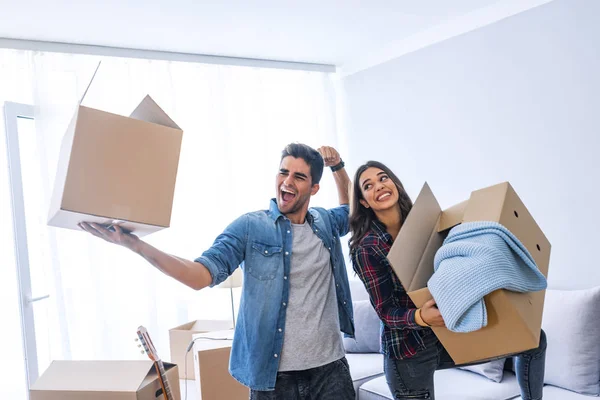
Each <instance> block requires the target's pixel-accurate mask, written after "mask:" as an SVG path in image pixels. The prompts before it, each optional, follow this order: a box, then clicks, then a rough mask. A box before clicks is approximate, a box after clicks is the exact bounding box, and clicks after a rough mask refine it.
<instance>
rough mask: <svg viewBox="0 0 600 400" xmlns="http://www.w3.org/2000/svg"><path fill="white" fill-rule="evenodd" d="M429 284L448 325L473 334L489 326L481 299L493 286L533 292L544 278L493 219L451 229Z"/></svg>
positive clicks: (452, 328) (512, 236)
mask: <svg viewBox="0 0 600 400" xmlns="http://www.w3.org/2000/svg"><path fill="white" fill-rule="evenodd" d="M434 271H435V273H434V274H433V275H432V276H431V278H430V279H429V282H428V287H429V291H430V292H431V294H432V296H433V298H434V299H435V300H436V303H437V306H438V308H439V310H440V313H441V314H442V317H443V318H444V321H445V323H446V327H447V328H448V329H449V330H451V331H454V332H472V331H476V330H478V329H481V328H483V327H484V326H486V325H487V311H486V308H485V302H484V301H483V297H484V296H485V295H487V294H489V293H491V292H493V291H494V290H497V289H507V290H512V291H516V292H535V291H538V290H543V289H545V288H546V286H547V283H546V278H545V277H544V275H542V273H541V272H540V271H539V269H538V268H537V265H536V264H535V261H534V260H533V258H532V257H531V255H530V254H529V252H528V251H527V249H526V248H525V247H524V246H523V244H522V243H521V242H520V241H519V240H518V239H517V238H516V237H515V236H514V235H513V234H512V233H511V232H510V231H509V230H508V229H506V228H505V227H504V226H502V225H500V224H499V223H496V222H488V221H481V222H469V223H464V224H461V225H458V226H456V227H454V228H452V229H451V230H450V232H449V234H448V237H447V238H446V240H444V243H443V245H442V247H440V248H439V250H438V251H437V253H436V255H435V259H434Z"/></svg>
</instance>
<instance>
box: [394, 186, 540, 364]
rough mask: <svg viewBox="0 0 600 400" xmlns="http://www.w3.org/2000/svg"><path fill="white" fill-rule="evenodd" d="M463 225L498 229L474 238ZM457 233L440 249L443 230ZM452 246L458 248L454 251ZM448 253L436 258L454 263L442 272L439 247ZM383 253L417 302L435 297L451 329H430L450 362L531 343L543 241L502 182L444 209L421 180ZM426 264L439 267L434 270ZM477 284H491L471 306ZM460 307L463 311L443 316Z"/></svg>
mask: <svg viewBox="0 0 600 400" xmlns="http://www.w3.org/2000/svg"><path fill="white" fill-rule="evenodd" d="M453 228H455V229H453ZM461 229H462V231H463V232H460V230H461ZM469 230H472V231H478V232H484V233H486V235H487V233H488V232H490V231H494V230H496V231H499V232H500V233H499V234H498V235H487V236H484V235H479V236H477V235H476V234H472V231H469ZM455 232H456V233H455ZM461 234H462V235H463V236H464V237H465V238H466V239H465V240H466V241H464V242H462V243H460V244H457V243H450V244H451V245H452V246H454V247H448V249H449V250H446V249H444V251H440V249H441V248H442V247H443V246H444V247H445V246H447V245H448V243H446V244H444V240H445V239H447V238H449V239H452V238H453V236H451V237H449V235H454V236H456V235H461ZM490 236H493V237H496V236H497V237H504V238H505V239H506V242H507V243H510V246H507V247H506V249H508V250H505V251H506V253H507V255H505V254H501V253H502V252H501V251H496V250H495V249H489V248H490V247H491V246H489V243H488V241H489V237H490ZM480 237H485V238H486V239H485V241H484V243H483V244H482V243H477V242H476V240H477V239H479V238H480ZM510 238H512V240H510ZM447 242H448V241H447ZM456 246H462V247H461V248H458V250H457V247H456ZM462 248H467V249H468V250H469V251H471V253H472V254H471V256H472V257H473V259H474V260H475V261H474V262H471V260H466V259H465V254H461V253H460V251H461V250H462ZM473 249H474V250H473ZM438 252H439V254H438ZM453 252H454V253H456V254H453V256H456V257H454V258H452V257H450V258H449V259H444V260H443V262H447V263H449V264H448V265H452V267H453V268H454V269H448V267H444V268H446V270H442V269H441V268H440V267H439V266H440V265H442V264H441V262H440V259H441V258H443V256H444V254H443V253H453ZM488 253H489V254H488ZM509 253H510V254H509ZM517 253H518V254H519V255H520V256H521V257H517V256H516V254H517ZM511 258H513V260H512V261H514V259H517V258H518V259H519V263H520V264H519V268H515V269H511V267H510V266H506V265H505V264H507V265H508V264H510V262H509V261H510V260H509V259H511ZM388 259H389V261H390V264H391V265H392V268H393V270H394V272H395V274H396V275H397V276H398V278H399V279H400V281H401V282H402V285H403V286H404V288H405V289H406V291H407V293H408V295H409V296H410V298H411V299H412V300H413V302H414V303H415V305H416V306H417V307H421V306H422V305H423V304H424V303H425V302H426V301H428V300H430V299H431V298H435V299H436V302H437V303H438V307H439V308H440V312H442V315H443V316H444V319H445V321H446V326H447V327H451V328H452V330H450V329H447V328H435V327H434V328H433V331H434V333H435V334H436V335H437V337H438V338H439V339H440V342H441V343H442V345H443V346H444V347H445V348H446V350H447V351H448V353H449V354H450V356H451V357H452V359H453V360H454V361H455V362H456V363H457V364H465V363H469V362H475V361H483V360H490V359H495V358H500V357H503V356H507V355H512V354H517V353H520V352H523V351H525V350H529V349H532V348H535V347H537V346H538V343H539V339H540V330H541V325H542V310H543V306H544V296H545V290H544V288H545V278H546V277H547V276H548V265H549V261H550V242H549V241H548V239H547V238H546V236H545V235H544V233H543V232H542V230H541V229H540V227H539V226H538V224H537V223H536V221H535V220H534V218H533V217H532V215H531V214H530V213H529V211H528V210H527V208H526V207H525V205H524V204H523V202H522V201H521V199H520V198H519V196H518V195H517V193H516V192H515V190H514V189H513V187H512V186H511V185H510V183H508V182H504V183H500V184H498V185H494V186H490V187H487V188H484V189H480V190H476V191H474V192H472V193H471V196H470V198H469V199H468V200H466V201H464V202H462V203H460V204H457V205H455V206H453V207H450V208H448V209H446V210H444V211H442V209H441V208H440V205H439V204H438V201H437V200H436V198H435V196H434V195H433V192H432V191H431V189H430V187H429V186H428V185H427V184H425V185H424V186H423V189H422V190H421V192H420V194H419V196H418V197H417V199H416V200H415V203H414V205H413V208H412V210H411V212H410V213H409V215H408V217H407V219H406V221H405V222H404V224H403V226H402V229H401V230H400V233H399V234H398V237H397V239H396V240H395V242H394V245H393V246H392V248H391V250H390V252H389V254H388ZM507 260H508V261H507ZM505 261H506V262H505ZM434 262H435V263H436V264H435V265H436V266H435V267H434ZM465 265H466V267H465ZM515 265H516V264H515ZM434 268H439V269H436V270H435V273H434ZM442 274H444V275H442ZM436 275H437V276H436ZM440 277H443V279H440ZM440 280H441V281H440ZM494 285H497V287H496V286H494ZM485 288H495V289H494V290H492V291H490V292H489V293H488V294H485V295H484V296H480V297H479V301H478V302H477V301H475V302H474V303H473V304H471V303H470V301H473V297H474V296H476V295H477V293H478V292H481V291H482V290H484V289H485ZM434 289H436V290H435V291H434ZM508 289H510V290H508ZM432 293H434V294H433V295H432ZM482 297H483V301H482V300H481V298H482ZM442 299H443V300H444V301H445V303H444V304H442V302H441V300H442ZM446 300H447V301H446ZM461 302H464V304H461ZM461 307H462V308H461ZM463 308H464V309H466V310H468V311H469V313H468V314H467V313H466V312H465V314H462V315H461V316H460V317H459V318H456V319H451V318H447V316H452V317H454V316H455V315H454V314H455V313H454V312H455V311H457V310H458V311H460V310H463V311H464V309H463ZM445 311H446V315H444V312H445ZM466 316H468V318H467V317H466ZM473 317H474V318H473ZM477 324H480V326H478V325H477Z"/></svg>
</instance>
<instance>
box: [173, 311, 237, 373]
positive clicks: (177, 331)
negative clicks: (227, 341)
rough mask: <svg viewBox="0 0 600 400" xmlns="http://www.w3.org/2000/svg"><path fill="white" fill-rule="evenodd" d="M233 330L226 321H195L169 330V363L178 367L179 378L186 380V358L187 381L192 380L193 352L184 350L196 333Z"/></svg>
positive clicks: (230, 322)
mask: <svg viewBox="0 0 600 400" xmlns="http://www.w3.org/2000/svg"><path fill="white" fill-rule="evenodd" d="M226 329H233V322H232V321H226V320H204V321H202V320H196V321H191V322H188V323H186V324H183V325H180V326H177V327H175V328H173V329H170V330H169V344H170V348H171V362H172V363H173V364H177V365H178V366H179V378H181V379H186V371H185V365H186V364H185V362H186V358H187V379H194V352H193V351H191V350H190V352H189V353H187V354H186V352H185V351H186V349H187V347H188V345H189V344H190V342H191V341H192V336H193V335H194V334H196V333H204V332H211V331H221V330H226Z"/></svg>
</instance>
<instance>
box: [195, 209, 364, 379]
mask: <svg viewBox="0 0 600 400" xmlns="http://www.w3.org/2000/svg"><path fill="white" fill-rule="evenodd" d="M348 213H349V208H348V206H347V205H343V206H340V207H336V208H333V209H330V210H325V209H323V208H310V209H309V210H308V213H307V215H306V219H307V221H308V223H309V224H310V226H311V227H312V230H313V232H314V233H315V234H316V235H317V236H318V237H319V238H320V239H321V240H322V241H323V243H324V244H325V247H327V248H328V249H329V253H330V261H331V268H332V272H333V276H334V279H335V288H336V294H337V302H338V314H339V319H340V329H341V330H342V332H344V333H346V334H347V335H348V336H351V337H353V336H354V321H353V314H352V299H351V297H350V286H349V283H348V275H347V272H346V266H345V263H344V256H343V254H342V248H341V243H340V236H344V235H346V234H347V233H348V229H349V227H348ZM292 251H293V249H292V227H291V222H290V220H289V219H287V218H286V217H285V216H284V215H283V214H281V212H279V209H278V207H277V203H276V201H275V199H272V200H271V204H270V207H269V210H263V211H256V212H252V213H248V214H245V215H243V216H241V217H239V218H238V219H236V220H235V221H233V222H232V223H231V224H230V225H229V226H228V227H227V228H226V229H225V231H224V232H223V233H222V234H221V235H219V236H218V237H217V239H216V240H215V242H214V244H213V245H212V247H211V248H210V249H208V250H207V251H205V252H204V253H203V254H202V256H201V257H198V258H197V259H196V260H195V261H198V262H200V263H202V264H203V265H204V266H206V268H208V270H209V271H210V273H211V275H212V278H213V281H212V284H211V286H214V285H217V284H219V283H221V282H223V281H224V280H225V279H227V277H228V276H229V275H231V274H232V273H233V271H234V270H235V269H236V268H237V267H238V266H240V265H241V268H242V270H243V272H244V287H243V290H242V298H241V301H240V310H239V314H238V318H237V324H236V328H235V334H234V338H233V345H232V349H231V358H230V362H229V372H230V373H231V375H232V376H233V377H234V378H235V379H237V380H238V381H239V382H241V383H242V384H244V385H246V386H248V387H249V388H251V389H254V390H273V389H275V381H276V378H277V371H278V367H279V357H280V353H281V348H282V346H283V335H284V334H285V314H286V302H287V301H288V296H289V292H290V284H289V280H288V279H287V278H288V276H289V273H290V261H291V255H292Z"/></svg>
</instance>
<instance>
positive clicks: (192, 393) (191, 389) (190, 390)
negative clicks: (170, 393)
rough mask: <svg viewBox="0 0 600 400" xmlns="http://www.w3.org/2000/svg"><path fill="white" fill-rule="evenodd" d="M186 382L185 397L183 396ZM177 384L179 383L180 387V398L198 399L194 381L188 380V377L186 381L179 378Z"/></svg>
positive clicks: (182, 399) (183, 399)
mask: <svg viewBox="0 0 600 400" xmlns="http://www.w3.org/2000/svg"><path fill="white" fill-rule="evenodd" d="M186 383H187V399H186V397H185V389H186ZM179 384H180V386H179V387H180V388H181V400H200V399H199V398H200V396H199V394H198V392H197V391H196V390H197V389H196V381H194V380H190V379H188V380H187V381H186V380H185V379H180V380H179Z"/></svg>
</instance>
